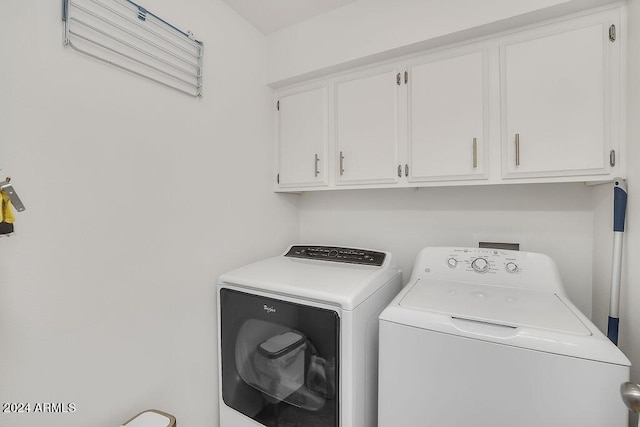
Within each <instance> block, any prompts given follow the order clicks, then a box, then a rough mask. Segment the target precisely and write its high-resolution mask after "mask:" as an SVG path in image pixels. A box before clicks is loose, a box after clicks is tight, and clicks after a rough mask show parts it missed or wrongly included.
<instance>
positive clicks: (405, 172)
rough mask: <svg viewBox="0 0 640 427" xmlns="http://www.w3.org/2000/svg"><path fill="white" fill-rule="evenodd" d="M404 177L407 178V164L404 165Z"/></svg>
mask: <svg viewBox="0 0 640 427" xmlns="http://www.w3.org/2000/svg"><path fill="white" fill-rule="evenodd" d="M404 176H409V163H405V165H404Z"/></svg>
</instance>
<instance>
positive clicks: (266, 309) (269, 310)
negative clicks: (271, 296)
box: [262, 304, 276, 313]
mask: <svg viewBox="0 0 640 427" xmlns="http://www.w3.org/2000/svg"><path fill="white" fill-rule="evenodd" d="M262 309H263V310H264V311H266V312H267V313H275V312H276V308H275V307H270V306H268V305H267V304H263V305H262Z"/></svg>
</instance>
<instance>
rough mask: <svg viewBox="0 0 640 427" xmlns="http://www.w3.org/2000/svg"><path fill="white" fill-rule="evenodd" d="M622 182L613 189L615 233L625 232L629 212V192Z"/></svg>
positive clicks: (617, 183)
mask: <svg viewBox="0 0 640 427" xmlns="http://www.w3.org/2000/svg"><path fill="white" fill-rule="evenodd" d="M621 181H622V180H620V181H616V183H615V186H614V187H613V231H620V232H623V231H624V219H625V215H626V212H627V191H626V188H625V186H624V183H622V182H621Z"/></svg>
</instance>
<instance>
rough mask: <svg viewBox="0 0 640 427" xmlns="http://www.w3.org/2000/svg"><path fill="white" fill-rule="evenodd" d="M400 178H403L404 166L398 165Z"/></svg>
mask: <svg viewBox="0 0 640 427" xmlns="http://www.w3.org/2000/svg"><path fill="white" fill-rule="evenodd" d="M398 178H402V165H398Z"/></svg>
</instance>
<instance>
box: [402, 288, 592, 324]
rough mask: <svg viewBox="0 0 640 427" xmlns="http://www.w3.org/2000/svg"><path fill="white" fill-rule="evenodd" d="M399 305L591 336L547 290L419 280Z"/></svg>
mask: <svg viewBox="0 0 640 427" xmlns="http://www.w3.org/2000/svg"><path fill="white" fill-rule="evenodd" d="M400 306H402V307H405V308H408V309H413V310H422V311H429V312H434V313H440V314H444V315H447V316H450V317H452V318H459V319H469V320H475V321H481V322H486V323H491V324H497V325H503V326H509V327H515V328H521V327H525V328H535V329H541V330H548V331H554V332H561V333H567V334H574V335H591V331H590V330H589V329H588V328H587V327H586V326H585V325H584V323H582V321H581V320H580V319H579V318H578V317H577V316H576V315H575V314H574V313H573V311H572V310H571V309H570V308H569V307H567V305H566V304H565V303H564V302H563V301H562V300H561V299H560V297H558V295H556V294H555V293H553V292H547V291H536V290H530V289H518V288H508V287H500V286H490V285H478V284H470V283H459V282H448V281H425V280H423V279H419V280H418V281H417V282H416V284H415V285H414V286H413V288H412V289H411V290H410V291H409V292H408V293H407V294H406V295H405V296H404V298H402V300H401V301H400Z"/></svg>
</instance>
